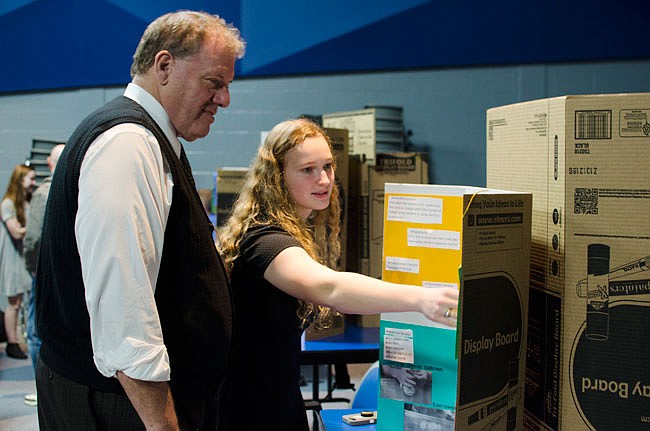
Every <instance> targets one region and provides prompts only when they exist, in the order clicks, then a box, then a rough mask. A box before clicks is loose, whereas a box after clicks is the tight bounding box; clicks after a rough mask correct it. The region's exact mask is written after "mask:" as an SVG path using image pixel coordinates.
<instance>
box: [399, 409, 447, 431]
mask: <svg viewBox="0 0 650 431" xmlns="http://www.w3.org/2000/svg"><path fill="white" fill-rule="evenodd" d="M454 422H455V416H454V412H452V411H450V410H441V409H434V408H430V407H424V406H417V405H413V404H404V431H454Z"/></svg>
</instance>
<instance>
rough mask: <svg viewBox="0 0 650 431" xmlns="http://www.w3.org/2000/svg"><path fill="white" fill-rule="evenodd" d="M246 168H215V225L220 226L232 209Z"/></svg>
mask: <svg viewBox="0 0 650 431" xmlns="http://www.w3.org/2000/svg"><path fill="white" fill-rule="evenodd" d="M247 172H248V168H238V167H236V168H221V169H218V170H217V184H216V187H215V189H216V216H217V226H222V225H223V224H224V223H225V222H226V220H228V217H230V210H231V209H232V206H233V204H234V203H235V200H236V199H237V196H238V195H239V191H240V190H241V188H242V186H243V185H244V179H245V177H246V173H247Z"/></svg>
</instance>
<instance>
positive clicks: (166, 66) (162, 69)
mask: <svg viewBox="0 0 650 431" xmlns="http://www.w3.org/2000/svg"><path fill="white" fill-rule="evenodd" d="M173 66H174V56H173V55H172V54H171V53H170V52H169V51H167V50H162V51H160V52H158V54H156V57H155V58H154V62H153V68H154V73H155V74H156V78H157V79H158V83H159V84H160V85H167V82H168V81H169V75H170V74H171V69H172V67H173Z"/></svg>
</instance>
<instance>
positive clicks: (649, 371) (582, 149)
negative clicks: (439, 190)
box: [487, 93, 650, 431]
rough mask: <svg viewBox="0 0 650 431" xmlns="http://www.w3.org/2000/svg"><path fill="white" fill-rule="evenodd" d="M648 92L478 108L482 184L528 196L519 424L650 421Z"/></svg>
mask: <svg viewBox="0 0 650 431" xmlns="http://www.w3.org/2000/svg"><path fill="white" fill-rule="evenodd" d="M649 121H650V93H644V94H612V95H582V96H563V97H555V98H550V99H543V100H536V101H531V102H525V103H519V104H515V105H509V106H502V107H497V108H493V109H490V110H488V111H487V185H488V186H489V187H501V188H508V189H515V190H526V191H530V192H532V193H533V196H534V199H533V242H532V260H531V280H530V285H531V293H530V314H529V315H530V318H529V331H528V332H529V335H528V361H527V364H528V365H527V375H526V401H525V406H526V420H525V421H526V427H527V428H528V429H532V430H547V429H564V430H571V431H581V430H594V429H598V430H613V429H624V430H640V429H648V426H649V424H650V366H649V365H648V364H650V348H649V347H648V346H649V345H650V331H649V330H648V328H649V327H650V306H649V305H650V286H649V285H650V272H648V264H647V262H648V260H647V259H648V255H649V254H650V223H649V221H650V170H649V166H650V137H649V133H650V123H649Z"/></svg>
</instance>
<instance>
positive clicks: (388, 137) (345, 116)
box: [323, 106, 404, 165]
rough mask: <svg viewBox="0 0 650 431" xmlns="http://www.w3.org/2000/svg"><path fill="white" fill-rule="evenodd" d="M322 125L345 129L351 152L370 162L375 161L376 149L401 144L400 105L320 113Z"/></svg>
mask: <svg viewBox="0 0 650 431" xmlns="http://www.w3.org/2000/svg"><path fill="white" fill-rule="evenodd" d="M323 127H334V128H339V129H347V130H348V131H349V133H350V137H349V153H350V155H359V156H363V157H365V159H366V160H367V161H368V163H369V164H370V165H374V164H375V157H376V154H377V153H378V152H388V151H400V150H402V149H403V148H404V121H403V114H402V108H401V107H390V106H377V107H368V108H366V109H358V110H355V111H344V112H332V113H328V114H323Z"/></svg>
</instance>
